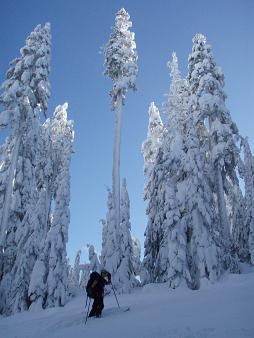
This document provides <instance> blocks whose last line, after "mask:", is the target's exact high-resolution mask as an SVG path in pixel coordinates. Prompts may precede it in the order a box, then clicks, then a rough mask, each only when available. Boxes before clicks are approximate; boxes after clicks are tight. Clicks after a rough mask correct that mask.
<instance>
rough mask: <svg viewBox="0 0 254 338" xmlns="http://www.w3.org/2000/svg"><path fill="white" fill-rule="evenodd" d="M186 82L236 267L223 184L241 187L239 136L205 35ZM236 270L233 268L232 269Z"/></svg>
mask: <svg viewBox="0 0 254 338" xmlns="http://www.w3.org/2000/svg"><path fill="white" fill-rule="evenodd" d="M187 79H188V82H189V88H190V109H191V112H192V114H193V115H194V118H195V119H196V121H197V129H198V136H199V140H200V145H201V156H202V158H203V161H204V162H205V164H206V168H205V170H206V171H207V172H208V174H207V175H208V177H209V180H210V184H211V185H212V187H213V191H214V193H215V196H216V201H217V216H218V221H219V226H218V230H219V231H220V239H221V242H222V245H223V246H224V248H225V264H226V265H228V264H229V265H231V263H232V265H235V263H234V262H233V261H234V258H233V257H230V256H231V244H232V241H231V231H230V222H229V217H228V214H227V208H226V199H225V193H226V191H225V186H224V185H225V181H226V179H229V180H230V181H231V182H232V184H233V185H239V182H238V179H237V175H236V165H237V162H238V159H239V149H238V147H237V143H236V142H237V140H238V137H239V136H238V130H237V127H236V125H235V123H233V122H232V119H231V116H230V113H229V111H228V109H227V108H226V105H225V99H226V95H225V93H224V90H223V86H224V75H223V73H222V70H221V69H220V68H219V67H218V66H216V62H215V59H214V57H213V54H212V51H211V46H210V45H208V44H207V42H206V37H205V36H204V35H202V34H197V35H195V37H194V38H193V48H192V53H191V54H190V56H189V64H188V77H187ZM226 257H227V258H226ZM226 261H227V262H226ZM234 269H235V268H234V267H233V266H231V270H234ZM236 270H237V268H236Z"/></svg>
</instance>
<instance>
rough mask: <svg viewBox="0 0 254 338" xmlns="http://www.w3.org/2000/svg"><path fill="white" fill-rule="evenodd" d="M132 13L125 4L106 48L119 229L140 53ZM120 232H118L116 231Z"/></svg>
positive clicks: (115, 195) (116, 216) (115, 204)
mask: <svg viewBox="0 0 254 338" xmlns="http://www.w3.org/2000/svg"><path fill="white" fill-rule="evenodd" d="M131 26H132V22H131V21H130V16H129V14H128V13H127V12H126V10H125V9H124V8H122V9H121V10H120V11H119V12H118V13H117V14H116V18H115V26H114V28H113V32H112V34H111V36H110V39H109V41H108V43H107V44H106V46H105V48H104V56H105V72H104V73H105V75H106V76H108V77H109V78H111V79H112V81H113V88H112V90H111V92H110V95H111V98H112V100H111V103H112V109H113V110H114V111H115V137H114V152H113V175H112V176H113V203H114V204H113V205H114V210H115V223H116V231H118V230H117V228H119V226H120V142H121V141H120V139H121V114H122V105H123V104H124V102H125V98H126V94H127V91H128V89H133V90H135V89H136V83H135V82H136V76H137V71H138V68H137V53H136V43H135V41H134V33H133V32H131V31H130V30H129V29H130V28H131ZM116 236H118V234H117V233H116Z"/></svg>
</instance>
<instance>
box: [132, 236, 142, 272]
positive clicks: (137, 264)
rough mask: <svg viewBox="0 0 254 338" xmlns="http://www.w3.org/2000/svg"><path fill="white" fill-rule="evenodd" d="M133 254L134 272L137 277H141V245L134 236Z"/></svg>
mask: <svg viewBox="0 0 254 338" xmlns="http://www.w3.org/2000/svg"><path fill="white" fill-rule="evenodd" d="M132 252H133V263H132V264H133V270H134V274H135V276H139V275H140V269H141V259H140V258H141V245H140V242H139V240H138V239H137V238H136V237H134V236H132Z"/></svg>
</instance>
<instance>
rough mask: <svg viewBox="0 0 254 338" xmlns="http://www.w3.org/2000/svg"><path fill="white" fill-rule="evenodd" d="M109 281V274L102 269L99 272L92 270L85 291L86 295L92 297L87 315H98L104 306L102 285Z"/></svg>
mask: <svg viewBox="0 0 254 338" xmlns="http://www.w3.org/2000/svg"><path fill="white" fill-rule="evenodd" d="M110 283H111V274H110V273H109V272H108V271H106V270H102V271H101V274H99V273H98V272H92V273H91V275H90V279H89V281H88V283H87V287H86V292H87V295H88V297H90V298H93V299H94V301H93V306H92V310H91V311H90V313H89V317H94V316H96V317H100V316H101V312H102V310H103V308H104V303H103V296H104V287H105V285H108V284H110Z"/></svg>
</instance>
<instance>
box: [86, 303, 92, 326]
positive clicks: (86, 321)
mask: <svg viewBox="0 0 254 338" xmlns="http://www.w3.org/2000/svg"><path fill="white" fill-rule="evenodd" d="M90 304H91V298H90V297H89V302H88V309H87V313H86V321H85V325H86V322H87V318H88V314H89V310H90Z"/></svg>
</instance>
